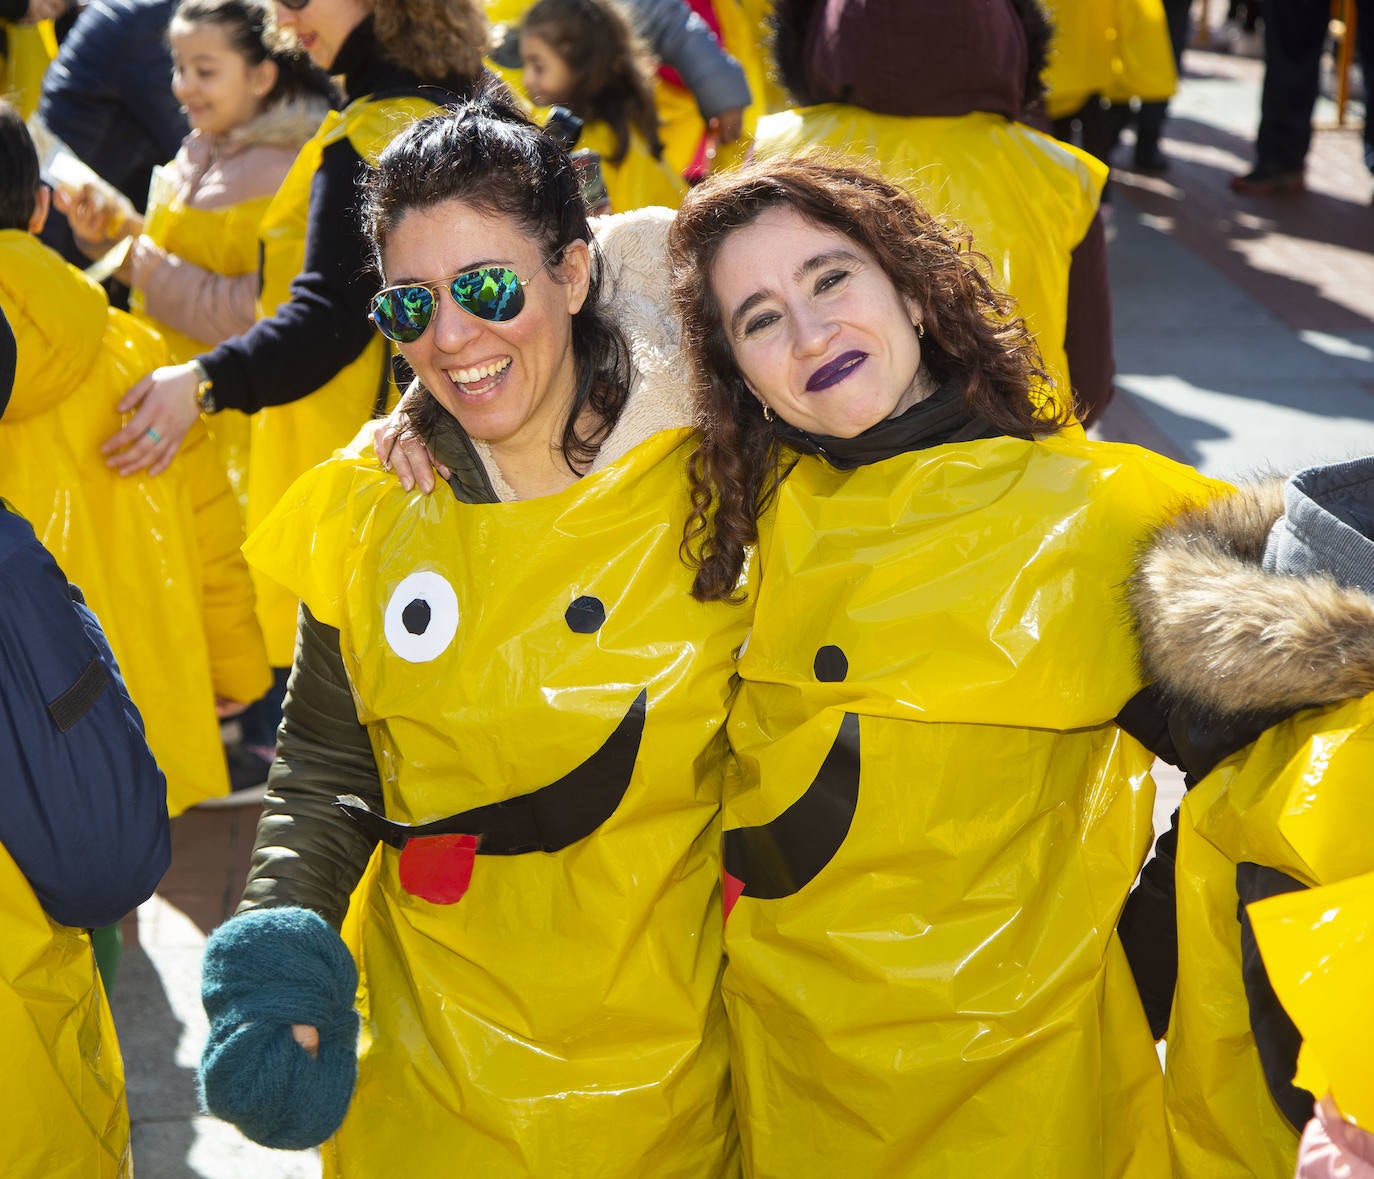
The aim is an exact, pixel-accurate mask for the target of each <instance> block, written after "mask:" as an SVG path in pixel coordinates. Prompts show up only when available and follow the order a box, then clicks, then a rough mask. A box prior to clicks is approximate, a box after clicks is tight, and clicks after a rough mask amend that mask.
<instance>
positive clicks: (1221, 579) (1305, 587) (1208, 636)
mask: <svg viewBox="0 0 1374 1179" xmlns="http://www.w3.org/2000/svg"><path fill="white" fill-rule="evenodd" d="M1372 537H1374V460H1370V459H1367V458H1365V459H1357V460H1353V461H1350V462H1345V463H1339V464H1335V465H1333V466H1331V467H1324V468H1322V467H1318V468H1310V469H1308V470H1304V471H1300V472H1298V473H1297V474H1296V475H1294V476H1293V477H1292V478H1291V479H1290V480H1289V481H1288V482H1287V484H1286V485H1283V484H1280V483H1279V482H1278V481H1271V482H1268V483H1265V484H1258V485H1252V486H1248V487H1246V488H1243V489H1242V492H1241V494H1239V495H1238V496H1236V497H1233V498H1232V499H1231V500H1227V501H1220V502H1218V503H1216V504H1212V505H1208V506H1206V507H1204V508H1201V509H1198V510H1196V511H1194V512H1190V513H1187V514H1185V515H1184V516H1182V517H1181V518H1180V519H1179V520H1177V521H1175V522H1173V523H1171V524H1170V525H1169V527H1168V528H1167V529H1165V530H1164V531H1163V532H1162V533H1161V535H1160V536H1159V538H1158V540H1157V541H1156V542H1155V544H1154V545H1153V546H1152V548H1151V549H1150V551H1149V553H1148V554H1147V555H1146V556H1145V558H1144V560H1143V563H1142V566H1141V572H1140V576H1139V579H1138V584H1137V587H1136V590H1135V593H1134V601H1133V605H1134V607H1135V611H1136V614H1137V616H1138V619H1139V626H1140V631H1141V649H1142V653H1143V655H1144V659H1145V664H1146V668H1147V670H1148V671H1149V673H1150V674H1152V675H1153V676H1154V678H1155V681H1156V685H1157V687H1158V688H1159V689H1160V690H1161V691H1162V692H1163V693H1164V694H1165V695H1166V697H1167V698H1168V699H1169V700H1170V701H1172V702H1174V712H1175V718H1174V721H1173V723H1172V725H1171V729H1172V731H1173V732H1174V734H1175V745H1176V747H1177V749H1178V753H1179V754H1180V755H1181V760H1182V762H1183V764H1184V765H1185V767H1186V768H1187V769H1188V770H1189V773H1190V776H1191V777H1192V778H1193V779H1196V780H1198V784H1197V785H1196V786H1194V787H1193V788H1192V789H1191V790H1190V791H1189V792H1188V794H1187V795H1186V797H1185V798H1184V801H1183V806H1182V808H1181V810H1180V815H1179V817H1178V832H1177V856H1176V862H1175V861H1174V860H1173V859H1172V858H1171V857H1169V856H1168V855H1167V852H1168V851H1169V848H1168V845H1167V844H1166V845H1164V847H1163V848H1162V850H1163V851H1164V852H1165V853H1166V854H1165V855H1161V856H1160V857H1159V858H1158V859H1157V860H1156V861H1155V862H1154V865H1153V867H1152V868H1151V869H1150V870H1149V871H1148V875H1147V878H1146V880H1145V881H1144V882H1143V887H1144V888H1150V889H1152V894H1147V893H1145V892H1144V891H1142V890H1138V891H1137V895H1136V896H1133V897H1132V900H1131V906H1130V909H1129V911H1128V915H1129V918H1130V921H1129V924H1123V930H1126V931H1127V937H1128V944H1129V947H1130V950H1131V955H1132V964H1133V965H1137V964H1139V970H1138V972H1139V973H1141V974H1142V975H1144V976H1145V977H1147V978H1148V977H1149V976H1150V974H1151V973H1152V972H1151V966H1152V965H1153V966H1154V968H1155V969H1154V971H1153V973H1155V974H1158V975H1159V977H1158V979H1157V980H1156V981H1154V982H1153V984H1152V985H1151V986H1150V987H1149V989H1148V991H1147V995H1148V996H1149V998H1150V1002H1151V1005H1152V1006H1154V1007H1155V1008H1156V1009H1157V1011H1156V1017H1157V1018H1158V1016H1159V1015H1164V1016H1166V1017H1167V1019H1168V1052H1167V1054H1166V1072H1165V1100H1166V1106H1167V1111H1168V1116H1169V1129H1170V1138H1171V1145H1172V1150H1173V1155H1174V1170H1175V1174H1177V1175H1179V1176H1182V1177H1183V1179H1222V1177H1226V1179H1230V1177H1235V1179H1240V1177H1241V1176H1248V1177H1258V1179H1288V1176H1291V1175H1292V1173H1293V1167H1294V1162H1295V1159H1296V1156H1297V1150H1298V1135H1299V1131H1300V1130H1301V1128H1302V1127H1303V1126H1304V1125H1305V1124H1306V1122H1307V1121H1308V1119H1309V1118H1310V1117H1311V1116H1312V1104H1313V1096H1314V1095H1313V1093H1311V1092H1307V1091H1305V1090H1303V1089H1301V1088H1298V1087H1296V1086H1295V1085H1294V1083H1293V1080H1292V1078H1293V1073H1294V1066H1295V1062H1296V1060H1297V1053H1298V1046H1299V1036H1298V1034H1297V1030H1296V1029H1295V1028H1294V1026H1293V1021H1292V1020H1291V1019H1290V1018H1289V1015H1288V1014H1285V1012H1284V1010H1283V1007H1282V1006H1280V1004H1279V1002H1278V1001H1277V1000H1276V999H1275V995H1274V989H1275V988H1274V987H1273V986H1272V985H1271V983H1270V981H1269V978H1268V976H1267V975H1266V971H1265V965H1266V963H1264V962H1261V960H1260V956H1259V954H1258V953H1257V952H1256V948H1255V936H1254V934H1253V933H1252V931H1251V929H1250V922H1249V920H1248V919H1247V918H1246V916H1245V915H1244V906H1246V905H1248V904H1250V903H1251V902H1254V901H1257V900H1259V899H1262V898H1265V897H1269V896H1272V895H1273V894H1276V893H1284V892H1292V891H1294V890H1300V889H1306V888H1310V887H1313V886H1317V885H1325V884H1332V883H1335V882H1338V881H1343V880H1346V879H1348V878H1350V877H1352V876H1356V875H1361V874H1363V873H1368V872H1370V871H1374V855H1372V854H1371V851H1370V844H1369V840H1368V839H1367V838H1365V837H1364V833H1366V832H1367V831H1368V830H1369V829H1370V826H1369V825H1370V823H1371V822H1374V809H1371V802H1370V795H1369V789H1368V786H1369V780H1370V775H1371V773H1374V695H1371V692H1374V654H1372V653H1371V650H1370V642H1369V636H1370V633H1371V625H1374V539H1371V538H1372ZM1161 873H1162V874H1163V875H1161ZM1174 888H1176V890H1177V933H1176V935H1175V937H1174V938H1172V939H1171V938H1170V937H1169V936H1168V932H1169V931H1168V925H1167V924H1163V925H1161V924H1160V923H1158V922H1151V921H1147V920H1145V919H1144V909H1143V908H1142V906H1145V905H1148V904H1150V903H1151V902H1150V901H1149V900H1148V896H1149V895H1153V896H1154V898H1155V900H1154V902H1153V904H1154V905H1156V906H1157V905H1158V904H1165V903H1167V902H1168V901H1170V900H1172V890H1173V889H1174ZM1294 903H1295V904H1296V903H1298V902H1296V901H1295V902H1294ZM1166 916H1167V917H1168V918H1170V919H1172V912H1170V913H1168V914H1167V915H1166ZM1161 930H1162V931H1163V932H1162V933H1161V932H1160V931H1161ZM1152 931H1153V932H1152ZM1175 942H1176V944H1174V943H1175ZM1175 953H1176V955H1177V986H1176V989H1175V987H1174V985H1173V982H1174V980H1173V978H1172V972H1171V970H1170V969H1169V967H1170V965H1171V962H1170V958H1169V955H1171V954H1175ZM1152 956H1153V958H1154V963H1153V964H1152V962H1151V957H1152ZM1266 957H1267V955H1266ZM1161 966H1162V967H1163V968H1164V969H1163V971H1162V973H1161V971H1160V967H1161ZM1311 966H1312V968H1313V969H1317V968H1319V966H1320V962H1319V961H1314V962H1313V963H1312V964H1311ZM1279 998H1283V996H1282V994H1280V996H1279ZM1170 1000H1172V1002H1171V1004H1170ZM1283 1006H1287V1003H1286V1001H1285V1003H1284V1005H1283ZM1170 1007H1171V1010H1170ZM1290 1011H1291V1014H1293V1015H1295V1016H1296V1014H1297V1012H1296V1011H1295V1010H1292V1009H1290ZM1157 1026H1158V1024H1157ZM1299 1027H1301V1022H1300V1023H1299ZM1316 1095H1317V1096H1320V1092H1318V1093H1317V1094H1316Z"/></svg>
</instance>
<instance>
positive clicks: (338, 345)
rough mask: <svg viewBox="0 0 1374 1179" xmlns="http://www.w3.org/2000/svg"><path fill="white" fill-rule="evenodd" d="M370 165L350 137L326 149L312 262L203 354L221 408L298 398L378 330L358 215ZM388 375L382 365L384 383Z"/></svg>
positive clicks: (313, 196)
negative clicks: (280, 297) (243, 325)
mask: <svg viewBox="0 0 1374 1179" xmlns="http://www.w3.org/2000/svg"><path fill="white" fill-rule="evenodd" d="M364 167H365V165H364V164H363V161H362V158H361V157H360V156H359V155H358V153H357V151H356V150H355V149H354V147H353V145H352V144H351V143H350V142H349V141H348V140H347V139H340V140H339V141H337V142H336V143H331V144H330V145H329V146H328V147H326V148H325V149H324V152H323V154H322V157H321V160H320V167H319V170H318V171H317V172H316V173H315V177H314V180H313V181H312V183H311V186H310V213H309V219H308V222H307V227H306V236H305V261H304V264H303V265H302V268H301V272H300V274H298V275H297V276H296V278H295V279H294V280H293V281H292V283H291V298H290V299H289V300H288V301H287V302H286V303H285V304H284V305H283V306H282V307H281V309H280V310H279V311H277V313H276V314H275V315H272V316H270V317H269V318H267V319H260V320H259V321H258V322H257V323H255V324H254V325H253V326H252V327H251V328H249V330H248V331H246V332H245V333H244V334H243V335H241V336H235V337H234V338H232V339H229V340H226V341H224V343H222V344H220V345H219V347H217V348H216V349H215V350H214V351H213V352H211V353H209V355H207V356H204V357H202V358H201V359H202V361H203V362H204V364H205V368H206V371H207V372H208V373H209V375H210V377H211V379H212V380H213V381H214V382H215V401H216V403H217V404H218V405H219V407H220V408H223V409H239V410H243V411H244V412H245V413H252V412H254V411H256V410H259V409H262V408H263V407H264V406H269V405H286V404H288V403H290V402H292V401H299V400H300V399H301V398H302V397H305V396H307V395H308V394H310V393H313V392H314V391H315V390H316V389H318V388H319V387H320V386H321V385H323V384H324V383H325V382H326V381H328V380H329V379H330V378H331V377H333V376H335V374H337V373H338V372H339V370H340V369H342V368H343V367H344V366H345V365H347V364H349V363H350V362H351V361H353V360H356V359H357V358H358V356H359V355H360V354H361V353H362V351H363V349H364V348H366V347H367V345H368V342H369V341H370V340H371V339H372V337H373V334H374V333H375V331H376V329H375V328H374V327H373V326H372V322H371V320H369V319H368V317H367V309H368V305H369V303H370V302H371V299H372V296H373V295H374V294H375V293H376V290H377V285H378V283H377V276H376V272H375V271H374V269H373V267H372V263H371V261H370V257H369V252H368V247H367V242H366V238H365V236H364V234H363V230H362V225H361V223H360V221H359V219H358V208H359V200H360V196H359V189H358V180H359V177H360V176H361V175H362V174H363V171H364ZM382 375H383V374H382V372H381V371H380V369H379V371H378V374H377V381H378V386H379V387H380V384H381V380H382Z"/></svg>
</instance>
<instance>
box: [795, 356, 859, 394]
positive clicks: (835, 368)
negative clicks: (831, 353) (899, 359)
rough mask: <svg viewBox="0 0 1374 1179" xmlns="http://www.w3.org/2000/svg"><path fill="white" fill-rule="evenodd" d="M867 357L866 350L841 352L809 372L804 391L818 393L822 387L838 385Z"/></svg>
mask: <svg viewBox="0 0 1374 1179" xmlns="http://www.w3.org/2000/svg"><path fill="white" fill-rule="evenodd" d="M867 359H868V353H867V352H843V353H841V354H840V355H839V356H837V357H836V358H835V359H834V360H832V361H831V362H830V363H829V364H823V365H821V367H820V368H818V369H817V370H816V371H815V372H814V373H812V374H811V379H810V380H809V381H807V382H806V391H807V392H808V393H819V392H820V391H821V390H822V389H829V388H830V387H831V386H832V385H838V384H839V383H840V382H841V381H843V380H844V379H845V377H847V376H849V374H850V373H852V372H853V371H854V370H855V369H856V368H858V367H859V365H861V364H863V362H864V361H865V360H867Z"/></svg>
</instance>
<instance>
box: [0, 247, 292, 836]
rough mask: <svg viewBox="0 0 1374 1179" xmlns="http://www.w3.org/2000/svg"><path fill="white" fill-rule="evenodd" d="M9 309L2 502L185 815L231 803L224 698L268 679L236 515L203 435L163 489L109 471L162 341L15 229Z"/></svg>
mask: <svg viewBox="0 0 1374 1179" xmlns="http://www.w3.org/2000/svg"><path fill="white" fill-rule="evenodd" d="M0 307H3V308H4V312H5V317H6V318H7V319H8V320H9V322H10V325H11V327H13V329H14V334H15V339H16V340H17V341H18V345H19V369H18V375H17V377H16V380H15V385H14V395H13V397H12V398H11V400H10V404H9V407H8V408H7V409H6V411H5V416H4V419H3V421H0V471H3V472H4V487H5V495H6V497H7V498H8V499H10V500H11V501H12V502H13V503H14V505H15V507H16V508H17V509H18V510H19V511H20V512H22V513H23V514H24V515H25V516H27V517H28V518H29V520H31V521H32V522H33V526H34V530H35V532H37V534H38V538H39V539H40V540H41V541H42V542H43V543H44V544H45V545H46V546H47V547H48V549H49V550H50V551H51V552H52V554H53V556H54V558H56V560H57V561H58V563H59V564H60V565H61V566H62V568H63V570H64V571H65V572H66V573H67V575H68V576H69V577H70V578H71V579H72V581H74V582H75V583H76V584H77V585H79V586H80V587H81V589H82V592H83V593H84V594H85V595H86V600H87V602H88V603H89V604H90V606H91V609H92V610H94V611H95V612H96V614H97V615H98V616H99V618H100V621H101V624H102V626H103V627H104V630H105V633H106V635H107V636H108V637H109V640H110V647H111V649H112V650H113V652H114V655H115V658H116V659H117V660H118V662H119V666H120V668H121V670H122V671H123V673H124V679H125V682H126V683H127V684H128V688H129V695H130V696H131V697H132V698H133V700H134V702H135V703H136V704H137V705H138V708H139V711H140V712H141V713H142V714H143V719H144V722H145V724H146V729H147V735H148V744H149V745H150V746H151V747H152V750H153V752H154V753H155V754H156V756H157V760H158V764H159V765H160V766H161V767H162V770H163V772H164V773H165V774H166V775H167V804H168V810H169V811H170V812H171V813H172V814H173V815H175V814H177V813H179V812H180V811H182V810H184V809H185V808H186V807H188V806H192V805H194V804H195V803H197V802H200V801H203V800H204V799H206V798H210V797H212V796H214V795H216V794H225V793H227V792H228V790H229V781H228V775H227V771H226V769H225V764H224V752H223V748H222V746H221V744H220V738H219V725H218V722H217V721H216V719H215V709H214V702H215V696H216V695H220V696H224V697H227V698H228V699H231V700H238V701H243V702H248V701H252V700H255V699H257V697H259V696H261V695H262V693H263V692H264V691H265V690H266V689H267V686H268V684H269V683H270V681H271V677H270V673H269V670H268V667H267V662H266V658H265V654H264V651H263V644H262V635H261V633H260V632H259V630H258V626H257V621H256V619H255V618H254V616H253V605H252V603H253V594H252V583H251V581H250V579H249V575H248V568H247V566H246V565H245V564H244V561H243V558H242V555H241V554H240V553H239V545H240V543H241V541H242V535H243V531H242V524H241V522H240V520H239V512H238V506H237V505H236V504H235V502H234V498H233V493H232V492H231V491H230V488H229V484H228V481H227V479H226V478H225V475H224V471H223V469H222V468H221V467H220V465H219V462H218V459H217V457H216V455H215V452H214V449H213V447H212V446H211V444H210V440H209V437H208V435H207V434H206V433H205V430H204V428H203V427H202V426H200V425H199V424H197V425H196V426H195V427H194V428H193V429H192V430H191V432H190V433H188V434H187V436H186V440H185V442H184V443H183V444H182V447H181V450H180V452H179V453H178V456H177V462H176V464H175V466H174V467H173V468H172V469H170V470H168V471H166V472H164V473H163V474H162V475H159V476H157V477H156V478H149V477H147V475H146V474H139V475H135V476H131V477H129V478H124V477H121V476H120V475H117V474H116V473H115V472H114V471H112V470H111V469H110V468H108V467H107V466H106V465H105V459H104V456H103V455H101V453H100V444H101V443H102V442H104V441H105V439H106V438H108V437H109V436H110V435H111V434H113V433H115V431H116V430H118V429H119V426H120V417H119V414H117V413H116V412H115V405H116V403H117V402H118V401H119V399H120V397H122V396H123V395H124V393H125V392H126V391H127V390H128V388H129V387H130V386H131V385H132V384H133V383H134V382H135V381H136V380H138V378H139V377H140V376H142V375H143V374H144V373H147V372H150V371H151V370H152V369H154V368H156V367H157V366H158V365H160V364H165V363H167V353H166V348H165V346H164V345H163V343H162V340H161V339H160V338H159V337H158V336H157V335H156V333H154V332H152V331H150V330H149V329H148V328H146V327H144V326H143V325H142V324H140V323H137V322H136V321H135V320H134V319H132V318H131V317H130V316H128V315H126V314H124V313H123V312H120V311H115V310H113V309H111V308H110V306H109V304H108V302H107V301H106V298H105V293H104V291H102V290H101V288H100V287H98V286H96V285H95V284H94V283H93V282H91V281H90V280H89V279H87V278H86V277H85V276H84V275H82V274H81V273H80V272H79V271H77V270H75V269H73V268H72V267H70V266H68V265H67V264H66V263H65V262H64V261H63V260H62V259H61V258H60V257H59V256H58V255H57V254H56V253H54V252H53V251H51V250H49V249H48V248H47V247H46V246H44V245H43V244H42V243H41V242H39V241H38V240H37V239H36V238H33V237H31V236H30V235H29V234H27V233H23V232H20V231H18V230H0Z"/></svg>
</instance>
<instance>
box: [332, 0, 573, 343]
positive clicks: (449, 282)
mask: <svg viewBox="0 0 1374 1179" xmlns="http://www.w3.org/2000/svg"><path fill="white" fill-rule="evenodd" d="M307 2H308V0H307ZM578 240H581V239H578ZM571 244H572V243H569V245H571ZM567 248H568V247H567V246H559V247H558V249H556V250H555V251H554V252H553V253H552V254H550V255H549V256H548V257H547V258H545V259H544V261H542V262H541V263H539V266H538V267H537V268H536V269H535V271H534V273H533V274H531V275H530V276H529V277H528V278H521V277H520V276H519V275H518V274H516V273H515V271H514V270H512V269H511V268H510V267H509V266H473V267H471V268H469V269H467V270H460V271H459V272H458V273H457V274H451V275H449V277H448V278H438V279H435V280H434V281H433V282H398V283H393V284H392V285H391V286H388V287H383V288H382V289H381V290H380V291H378V292H377V293H376V294H375V295H373V296H372V303H371V305H370V308H369V310H368V313H367V317H368V319H370V320H371V321H372V323H373V324H374V325H375V326H376V328H377V330H378V331H379V332H381V333H382V335H383V336H385V337H386V338H387V339H388V340H390V341H391V342H392V343H393V344H414V343H416V341H418V340H420V339H421V338H422V337H423V336H424V334H425V333H426V332H427V331H429V325H430V324H431V323H433V322H434V315H435V313H436V312H437V311H438V310H439V299H440V294H439V292H440V290H445V291H447V292H448V294H449V298H451V299H452V300H453V302H454V304H455V305H456V306H457V307H458V309H459V310H461V311H465V312H466V313H467V314H468V315H471V316H472V317H473V319H477V320H481V322H482V323H510V322H511V321H512V320H514V319H515V318H516V317H517V316H519V314H520V312H522V311H524V310H525V303H524V292H525V288H526V287H527V286H528V285H529V284H530V283H532V282H533V281H534V280H535V279H536V278H538V277H539V274H540V272H541V271H542V270H543V269H544V268H545V267H546V266H548V264H549V263H550V262H552V261H553V260H554V259H555V258H557V257H559V256H560V255H561V254H562V253H563V251H564V250H566V249H567ZM489 270H497V271H503V272H506V273H509V274H511V275H514V277H515V282H516V289H517V290H519V291H520V294H521V301H520V308H519V310H517V311H516V312H515V314H514V315H511V316H508V317H507V318H505V319H487V318H486V316H483V315H478V314H477V312H475V311H473V310H472V308H470V307H465V306H464V305H463V304H462V303H461V302H459V299H458V296H457V295H455V294H454V293H453V284H454V283H456V282H457V281H458V280H459V279H460V278H467V277H468V275H471V274H483V273H485V272H487V271H489ZM417 287H418V288H420V289H423V290H426V291H428V292H429V297H430V299H431V300H432V302H431V304H430V310H429V318H428V319H427V320H425V324H424V327H422V328H421V329H420V334H419V335H418V336H416V337H415V339H414V340H398V339H396V337H395V336H393V335H390V334H389V333H388V332H387V330H386V329H385V328H384V327H382V325H381V323H379V322H378V320H377V303H378V300H380V299H381V298H382V296H383V295H388V294H390V293H391V292H392V291H410V290H415V289H416V288H417Z"/></svg>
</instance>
